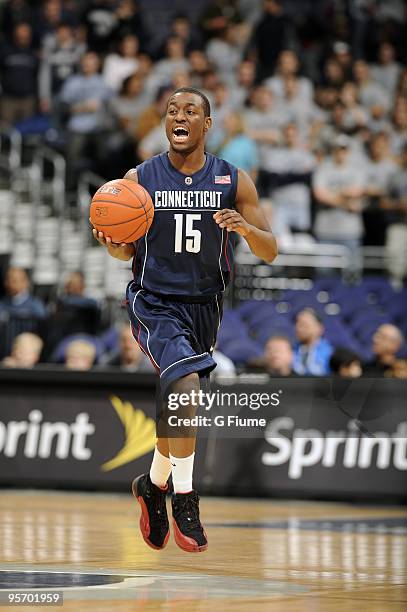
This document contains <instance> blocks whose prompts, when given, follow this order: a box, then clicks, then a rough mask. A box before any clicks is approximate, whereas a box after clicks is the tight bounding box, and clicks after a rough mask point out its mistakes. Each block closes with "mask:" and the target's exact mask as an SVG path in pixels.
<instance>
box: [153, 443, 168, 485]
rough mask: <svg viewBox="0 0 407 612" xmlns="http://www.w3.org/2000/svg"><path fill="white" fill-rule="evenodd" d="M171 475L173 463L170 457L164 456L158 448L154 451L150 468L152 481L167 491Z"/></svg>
mask: <svg viewBox="0 0 407 612" xmlns="http://www.w3.org/2000/svg"><path fill="white" fill-rule="evenodd" d="M170 474H171V462H170V460H169V457H166V456H165V455H162V454H161V453H160V451H159V450H158V448H157V447H155V450H154V457H153V462H152V464H151V468H150V479H151V482H152V483H153V484H155V485H156V487H160V488H161V489H165V487H166V486H167V480H168V478H169V476H170Z"/></svg>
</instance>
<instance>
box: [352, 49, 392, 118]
mask: <svg viewBox="0 0 407 612" xmlns="http://www.w3.org/2000/svg"><path fill="white" fill-rule="evenodd" d="M353 76H354V78H355V81H356V84H357V87H358V96H359V99H360V102H361V104H362V106H363V107H364V108H366V109H367V110H370V109H371V108H373V107H375V106H378V107H379V108H382V109H384V110H388V109H389V107H390V92H387V91H386V90H385V89H383V87H382V86H381V85H379V84H378V83H376V82H375V81H374V80H373V79H372V77H371V74H370V68H369V65H368V64H367V63H366V62H365V61H364V60H357V61H356V62H355V64H354V66H353Z"/></svg>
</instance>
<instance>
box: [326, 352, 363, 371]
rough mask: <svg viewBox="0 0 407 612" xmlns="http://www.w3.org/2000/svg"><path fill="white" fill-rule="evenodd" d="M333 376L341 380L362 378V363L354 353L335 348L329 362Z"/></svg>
mask: <svg viewBox="0 0 407 612" xmlns="http://www.w3.org/2000/svg"><path fill="white" fill-rule="evenodd" d="M329 367H330V369H331V372H332V373H333V374H336V375H337V376H341V377H343V378H359V377H360V376H362V363H361V361H360V357H359V355H358V354H357V353H355V352H354V351H351V350H350V349H347V348H345V347H339V348H336V349H335V351H334V352H333V353H332V355H331V358H330V360H329Z"/></svg>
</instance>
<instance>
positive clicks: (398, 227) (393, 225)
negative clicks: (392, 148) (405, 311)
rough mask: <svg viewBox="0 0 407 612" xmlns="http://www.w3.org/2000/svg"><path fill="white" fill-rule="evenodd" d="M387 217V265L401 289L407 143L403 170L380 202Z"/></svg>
mask: <svg viewBox="0 0 407 612" xmlns="http://www.w3.org/2000/svg"><path fill="white" fill-rule="evenodd" d="M380 207H381V209H382V210H383V211H384V212H385V214H386V216H387V230H386V241H385V246H386V253H387V262H388V263H387V265H388V270H389V272H390V274H391V277H392V279H393V282H394V284H395V286H396V287H398V288H401V287H402V285H403V279H404V278H405V277H406V274H407V143H406V144H405V145H404V151H403V157H402V164H401V168H400V169H399V170H398V171H397V173H396V174H395V175H394V176H393V177H392V178H391V181H390V184H389V189H388V192H387V193H386V195H385V196H384V197H383V198H382V199H381V201H380Z"/></svg>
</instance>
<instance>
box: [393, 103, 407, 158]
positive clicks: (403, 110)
mask: <svg viewBox="0 0 407 612" xmlns="http://www.w3.org/2000/svg"><path fill="white" fill-rule="evenodd" d="M391 120H392V124H391V126H390V130H389V132H390V145H391V151H392V153H393V155H396V156H398V157H401V156H402V155H403V148H404V146H405V145H407V99H406V98H405V97H403V96H400V97H398V98H397V99H396V102H395V104H394V109H393V114H392V117H391Z"/></svg>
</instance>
